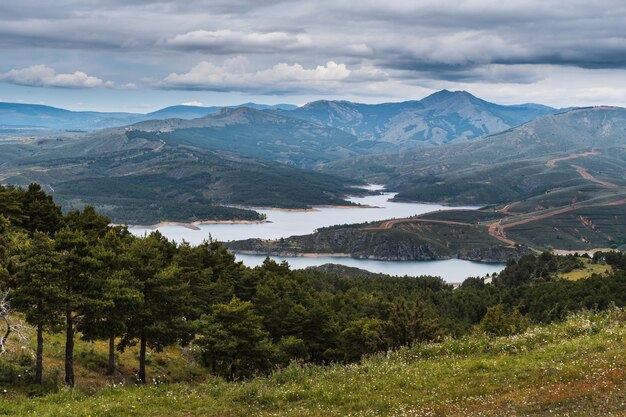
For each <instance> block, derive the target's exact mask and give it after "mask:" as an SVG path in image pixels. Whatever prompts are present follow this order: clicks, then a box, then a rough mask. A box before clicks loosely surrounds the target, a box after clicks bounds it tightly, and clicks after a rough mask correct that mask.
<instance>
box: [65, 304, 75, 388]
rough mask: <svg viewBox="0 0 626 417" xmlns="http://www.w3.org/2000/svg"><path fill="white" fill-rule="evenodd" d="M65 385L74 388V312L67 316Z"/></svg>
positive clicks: (69, 312)
mask: <svg viewBox="0 0 626 417" xmlns="http://www.w3.org/2000/svg"><path fill="white" fill-rule="evenodd" d="M65 324H66V333H65V385H67V386H69V387H73V386H74V319H73V318H72V312H71V311H68V312H67V313H66V314H65Z"/></svg>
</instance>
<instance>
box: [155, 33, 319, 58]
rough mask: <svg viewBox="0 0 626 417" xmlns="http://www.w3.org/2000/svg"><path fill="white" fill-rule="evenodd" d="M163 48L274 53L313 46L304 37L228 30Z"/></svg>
mask: <svg viewBox="0 0 626 417" xmlns="http://www.w3.org/2000/svg"><path fill="white" fill-rule="evenodd" d="M164 44H165V45H167V46H170V47H174V48H181V49H198V50H208V51H211V52H217V53H220V52H221V53H238V52H274V51H289V50H294V49H302V48H307V47H310V46H312V45H313V41H312V39H311V37H310V36H309V35H307V34H304V33H288V32H249V33H246V32H239V31H233V30H230V29H225V30H216V31H207V30H195V31H192V32H187V33H183V34H179V35H176V36H173V37H171V38H169V39H166V40H165V41H164Z"/></svg>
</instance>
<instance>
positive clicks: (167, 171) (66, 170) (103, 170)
mask: <svg viewBox="0 0 626 417" xmlns="http://www.w3.org/2000/svg"><path fill="white" fill-rule="evenodd" d="M151 123H152V122H151ZM5 149H6V151H5ZM0 155H2V156H0V161H2V162H3V164H2V167H1V168H0V181H1V182H2V183H5V184H6V183H8V184H16V185H27V184H28V183H30V182H38V183H40V184H42V185H43V186H44V187H45V188H46V190H48V191H52V192H53V194H54V196H55V199H56V200H57V201H58V202H60V203H61V204H62V205H63V206H64V208H65V209H73V208H79V207H82V206H84V205H85V204H91V205H94V206H96V207H97V208H98V210H99V211H100V212H102V213H103V214H106V215H108V216H110V217H111V218H112V219H113V220H114V221H116V222H124V223H130V224H153V223H158V222H159V221H164V220H170V221H194V220H223V219H258V218H259V215H258V214H257V213H256V212H254V211H251V210H242V209H235V208H232V207H225V206H226V205H250V206H274V207H310V206H311V205H315V204H349V203H347V202H346V201H344V200H343V196H344V195H346V194H348V193H350V192H353V191H354V190H353V189H352V188H350V187H349V185H353V184H355V182H352V181H346V180H343V179H339V178H337V177H333V176H330V175H325V174H320V173H317V172H312V171H305V170H301V169H297V168H294V167H290V166H288V165H284V164H279V163H276V162H272V161H263V160H258V159H253V158H249V157H245V156H242V155H239V154H233V153H229V152H225V151H217V150H211V149H207V148H206V147H204V146H201V145H197V146H195V145H194V144H192V143H182V142H181V141H175V140H170V139H167V140H164V139H162V138H161V137H160V135H158V134H157V133H155V132H143V131H137V130H124V129H108V130H104V131H99V132H95V133H91V134H87V135H78V136H63V137H54V138H50V139H39V140H21V141H19V140H10V141H9V140H6V141H0Z"/></svg>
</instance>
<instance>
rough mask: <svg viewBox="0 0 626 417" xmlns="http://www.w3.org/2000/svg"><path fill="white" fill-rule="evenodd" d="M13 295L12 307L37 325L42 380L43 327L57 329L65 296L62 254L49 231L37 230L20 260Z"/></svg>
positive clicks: (38, 366)
mask: <svg viewBox="0 0 626 417" xmlns="http://www.w3.org/2000/svg"><path fill="white" fill-rule="evenodd" d="M11 295H12V299H11V302H12V304H13V307H14V308H16V309H18V310H19V311H21V312H23V313H24V314H25V316H26V320H27V321H28V323H30V324H31V325H33V326H35V327H36V328H37V354H36V370H35V382H36V383H37V384H41V381H42V375H43V343H44V341H43V332H44V329H48V330H56V328H57V327H58V326H60V325H61V323H62V320H63V314H62V312H63V310H64V307H65V299H66V298H65V288H64V287H63V282H62V279H61V256H60V254H59V253H58V252H57V251H56V250H55V247H54V242H53V241H52V240H51V239H50V238H49V237H48V236H47V235H46V234H44V233H39V232H36V233H34V235H33V238H32V241H31V243H30V246H29V248H28V250H27V251H26V252H25V253H24V255H23V257H22V259H21V261H20V262H19V268H18V273H17V277H16V288H15V291H13V292H12V293H11Z"/></svg>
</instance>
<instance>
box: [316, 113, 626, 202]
mask: <svg viewBox="0 0 626 417" xmlns="http://www.w3.org/2000/svg"><path fill="white" fill-rule="evenodd" d="M322 169H324V170H326V171H327V172H333V173H335V174H340V175H344V176H347V177H352V178H363V179H366V180H368V181H373V182H378V183H383V184H388V186H389V188H390V189H392V190H395V191H398V192H399V194H398V195H397V197H396V198H397V199H401V200H414V201H447V202H450V203H463V204H487V203H505V202H510V201H512V200H516V199H520V198H527V197H530V196H534V195H540V194H543V193H545V192H547V191H549V190H552V189H555V188H564V187H574V186H595V187H599V189H600V190H601V191H602V192H604V191H606V190H619V189H621V187H622V186H626V178H625V176H624V172H625V171H626V109H623V108H617V107H594V108H584V109H576V110H571V111H568V112H565V113H560V114H555V115H550V116H546V117H543V118H539V119H537V120H534V121H531V122H528V123H526V124H524V125H522V126H519V127H517V128H513V129H509V130H507V131H505V132H502V133H498V134H495V135H492V136H488V137H485V138H481V139H477V140H473V141H469V142H464V143H457V144H449V145H444V146H440V147H436V148H428V149H422V150H411V151H406V152H403V153H398V154H389V155H377V156H375V157H373V156H369V157H368V156H366V157H361V158H358V159H356V160H347V161H338V162H335V163H330V164H326V165H325V166H324V167H323V168H322ZM602 181H605V182H607V183H610V184H612V185H614V186H615V187H606V186H603V185H602ZM605 185H606V184H605ZM570 198H573V196H570Z"/></svg>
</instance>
